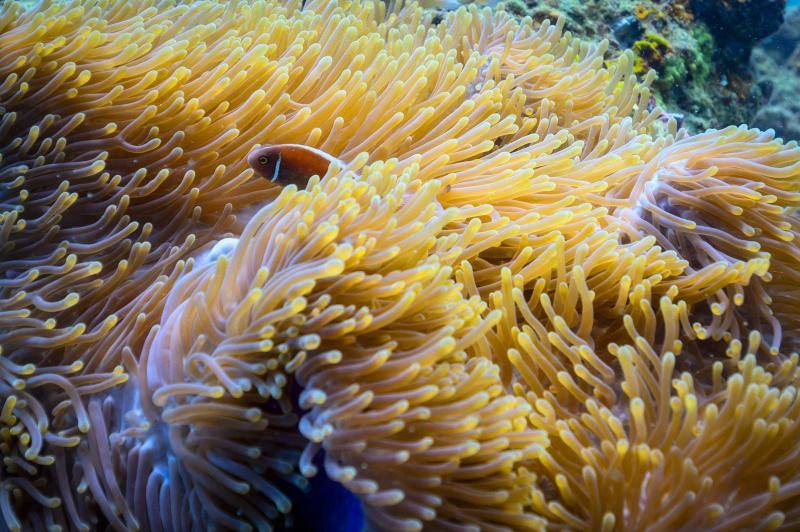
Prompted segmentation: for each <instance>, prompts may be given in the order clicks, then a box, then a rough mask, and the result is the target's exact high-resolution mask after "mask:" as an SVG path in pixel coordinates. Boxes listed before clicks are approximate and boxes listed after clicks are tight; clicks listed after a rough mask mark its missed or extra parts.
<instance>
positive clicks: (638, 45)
mask: <svg viewBox="0 0 800 532" xmlns="http://www.w3.org/2000/svg"><path fill="white" fill-rule="evenodd" d="M671 51H672V46H670V44H669V41H667V40H666V39H665V38H664V37H662V36H661V35H658V34H656V33H652V32H648V33H646V34H645V35H644V38H642V39H640V40H638V41H636V42H635V43H633V52H634V53H635V54H636V62H635V66H634V71H635V72H636V73H637V74H644V73H645V72H647V71H649V70H651V69H656V70H658V69H659V68H660V67H661V66H662V65H663V64H664V62H665V61H666V59H667V55H668V54H669V53H670V52H671Z"/></svg>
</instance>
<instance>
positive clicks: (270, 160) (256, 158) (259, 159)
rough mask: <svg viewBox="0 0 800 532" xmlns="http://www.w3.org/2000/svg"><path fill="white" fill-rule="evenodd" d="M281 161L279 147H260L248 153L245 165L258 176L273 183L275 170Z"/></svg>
mask: <svg viewBox="0 0 800 532" xmlns="http://www.w3.org/2000/svg"><path fill="white" fill-rule="evenodd" d="M280 160H281V147H280V146H273V145H268V146H261V147H259V148H255V149H253V150H251V151H250V153H249V154H248V155H247V164H248V165H250V168H252V169H253V170H255V172H256V174H258V175H259V176H261V177H263V178H266V179H269V180H270V181H273V180H274V179H275V178H276V173H277V172H276V170H277V169H278V165H279V164H280Z"/></svg>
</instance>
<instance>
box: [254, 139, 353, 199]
mask: <svg viewBox="0 0 800 532" xmlns="http://www.w3.org/2000/svg"><path fill="white" fill-rule="evenodd" d="M247 163H248V164H249V165H250V167H251V168H252V169H253V170H255V171H256V173H257V174H258V175H260V176H261V177H263V178H265V179H269V180H270V181H271V182H273V183H276V184H278V185H281V186H286V185H296V186H297V188H305V186H306V185H307V184H308V180H309V179H311V176H313V175H318V176H320V177H322V176H324V175H325V174H326V173H327V172H328V167H329V166H330V165H331V163H337V164H339V165H341V166H342V167H344V166H345V164H344V163H343V162H342V161H340V160H339V159H337V158H336V157H334V156H332V155H330V154H328V153H325V152H324V151H322V150H318V149H316V148H312V147H311V146H304V145H302V144H271V145H267V146H262V147H260V148H255V149H253V150H252V151H251V152H250V153H249V154H248V155H247Z"/></svg>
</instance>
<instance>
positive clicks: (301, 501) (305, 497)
mask: <svg viewBox="0 0 800 532" xmlns="http://www.w3.org/2000/svg"><path fill="white" fill-rule="evenodd" d="M323 459H324V453H322V452H321V453H319V454H318V455H317V457H316V459H315V460H314V465H316V466H317V471H318V472H317V474H316V476H314V477H313V478H310V479H309V482H308V484H309V489H308V491H307V492H305V493H299V494H297V495H295V496H294V497H292V507H293V509H292V516H293V518H294V525H293V526H292V530H304V531H305V530H308V531H313V532H361V531H363V530H364V507H363V506H362V505H361V501H360V500H359V499H358V497H356V496H355V495H353V494H352V493H350V491H348V490H347V488H345V487H344V486H342V485H341V484H339V483H338V482H336V481H334V480H331V479H330V478H329V477H328V475H327V474H325V468H324V467H323V465H322V462H323Z"/></svg>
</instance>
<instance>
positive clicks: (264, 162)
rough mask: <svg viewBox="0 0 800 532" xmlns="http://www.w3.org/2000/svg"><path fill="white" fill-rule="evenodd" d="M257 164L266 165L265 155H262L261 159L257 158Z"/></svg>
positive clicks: (267, 159)
mask: <svg viewBox="0 0 800 532" xmlns="http://www.w3.org/2000/svg"><path fill="white" fill-rule="evenodd" d="M258 162H259V163H261V164H267V163H268V162H269V157H267V156H266V155H262V156H261V157H259V158H258Z"/></svg>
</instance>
